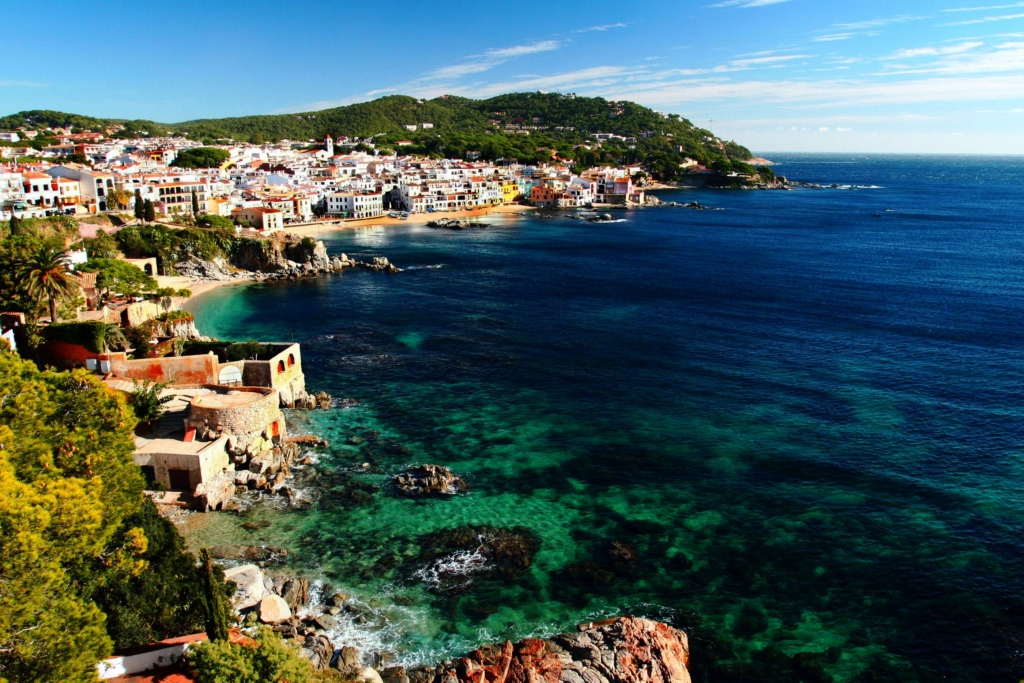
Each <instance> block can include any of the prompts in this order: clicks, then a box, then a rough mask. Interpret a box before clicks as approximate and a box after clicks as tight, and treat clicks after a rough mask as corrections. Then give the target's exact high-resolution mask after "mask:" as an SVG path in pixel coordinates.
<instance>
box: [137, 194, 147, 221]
mask: <svg viewBox="0 0 1024 683" xmlns="http://www.w3.org/2000/svg"><path fill="white" fill-rule="evenodd" d="M145 218H146V206H145V204H144V203H143V201H142V193H141V192H139V191H138V190H135V220H137V221H141V220H143V219H145Z"/></svg>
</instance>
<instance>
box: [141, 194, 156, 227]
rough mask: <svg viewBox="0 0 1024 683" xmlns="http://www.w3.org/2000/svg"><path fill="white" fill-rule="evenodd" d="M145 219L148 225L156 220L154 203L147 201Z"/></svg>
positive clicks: (144, 210)
mask: <svg viewBox="0 0 1024 683" xmlns="http://www.w3.org/2000/svg"><path fill="white" fill-rule="evenodd" d="M143 218H145V220H146V222H147V223H152V222H153V221H155V220H156V207H154V206H153V201H152V200H151V199H147V200H146V201H145V203H144V204H143Z"/></svg>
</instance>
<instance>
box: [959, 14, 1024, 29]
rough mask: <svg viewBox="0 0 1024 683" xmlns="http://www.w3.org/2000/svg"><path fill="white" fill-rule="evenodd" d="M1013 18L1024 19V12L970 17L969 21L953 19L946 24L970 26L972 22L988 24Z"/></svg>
mask: <svg viewBox="0 0 1024 683" xmlns="http://www.w3.org/2000/svg"><path fill="white" fill-rule="evenodd" d="M1011 19H1024V14H1003V15H1001V16H995V17H983V18H981V19H970V20H968V21H953V22H950V23H948V24H945V26H968V25H971V24H987V23H990V22H993V21H1009V20H1011Z"/></svg>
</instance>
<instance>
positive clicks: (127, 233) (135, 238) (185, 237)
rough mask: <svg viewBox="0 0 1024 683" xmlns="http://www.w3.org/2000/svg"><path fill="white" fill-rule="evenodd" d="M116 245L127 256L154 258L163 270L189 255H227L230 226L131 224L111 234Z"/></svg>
mask: <svg viewBox="0 0 1024 683" xmlns="http://www.w3.org/2000/svg"><path fill="white" fill-rule="evenodd" d="M115 239H116V240H117V244H118V247H119V248H120V249H121V251H122V252H124V254H125V256H127V257H129V258H150V257H156V259H157V262H158V263H159V265H160V268H161V269H162V270H163V272H165V273H168V274H170V273H171V272H172V270H173V267H174V264H175V263H177V262H179V261H182V260H184V259H186V258H188V257H189V256H196V257H198V258H201V259H205V260H211V259H214V258H217V257H218V256H225V255H227V254H230V252H231V249H232V246H233V245H234V242H235V239H236V238H235V231H234V230H233V229H230V230H229V229H224V228H214V229H201V228H181V229H174V228H168V227H166V226H163V225H146V226H131V227H127V228H124V229H122V230H120V231H119V232H118V233H117V235H115Z"/></svg>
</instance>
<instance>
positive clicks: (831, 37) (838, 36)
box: [814, 33, 860, 43]
mask: <svg viewBox="0 0 1024 683" xmlns="http://www.w3.org/2000/svg"><path fill="white" fill-rule="evenodd" d="M857 35H860V34H858V33H829V34H827V35H824V36H818V37H817V38H815V39H814V42H816V43H830V42H833V41H836V40H849V39H850V38H853V37H854V36H857Z"/></svg>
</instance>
